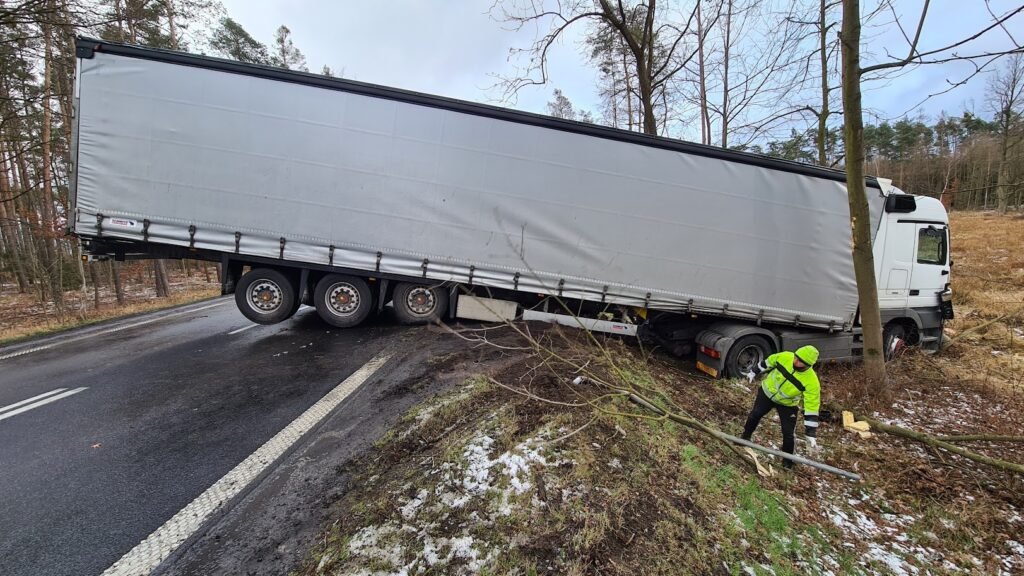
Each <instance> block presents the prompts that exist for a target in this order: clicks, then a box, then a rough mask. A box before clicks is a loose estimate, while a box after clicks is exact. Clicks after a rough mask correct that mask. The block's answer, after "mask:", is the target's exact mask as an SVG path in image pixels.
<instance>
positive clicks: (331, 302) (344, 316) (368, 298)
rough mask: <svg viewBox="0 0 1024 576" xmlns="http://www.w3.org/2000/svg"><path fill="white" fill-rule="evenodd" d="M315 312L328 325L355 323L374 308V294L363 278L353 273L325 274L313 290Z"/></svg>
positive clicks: (338, 325)
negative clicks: (347, 274) (350, 274)
mask: <svg viewBox="0 0 1024 576" xmlns="http://www.w3.org/2000/svg"><path fill="white" fill-rule="evenodd" d="M313 303H314V305H315V306H316V311H317V313H318V314H320V317H321V318H323V320H324V322H327V323H328V324H330V325H331V326H337V327H338V328H352V327H353V326H358V325H359V324H360V323H362V321H363V320H366V317H367V316H369V315H370V312H371V311H372V310H373V293H372V292H370V286H369V285H368V284H367V283H366V280H363V279H362V278H359V277H356V276H345V275H342V274H328V275H327V276H324V277H323V278H321V279H320V281H319V282H317V283H316V290H314V292H313Z"/></svg>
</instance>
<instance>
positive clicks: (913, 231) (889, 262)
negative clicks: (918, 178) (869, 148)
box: [873, 179, 953, 348]
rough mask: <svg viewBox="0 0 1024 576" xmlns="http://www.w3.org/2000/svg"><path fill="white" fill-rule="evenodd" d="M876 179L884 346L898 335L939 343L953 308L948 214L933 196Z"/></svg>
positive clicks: (933, 345)
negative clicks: (880, 200)
mask: <svg viewBox="0 0 1024 576" xmlns="http://www.w3.org/2000/svg"><path fill="white" fill-rule="evenodd" d="M879 181H880V183H881V184H882V191H883V193H884V194H885V195H886V202H885V205H884V206H885V208H884V213H883V214H882V216H881V219H880V222H879V225H878V233H877V234H876V235H875V242H874V245H873V248H874V256H875V277H876V278H877V280H878V301H879V306H880V308H881V315H882V325H883V326H885V335H886V345H887V346H890V344H891V342H892V340H893V338H901V339H903V340H906V341H907V342H908V343H911V344H920V345H922V346H924V347H926V348H937V347H938V345H939V344H940V342H941V336H942V322H943V320H944V319H949V318H952V313H953V309H952V304H951V295H952V292H951V290H950V271H951V265H952V262H951V261H950V253H949V215H948V214H947V213H946V209H945V207H943V206H942V203H941V202H939V200H937V199H935V198H930V197H927V196H912V195H909V194H906V193H904V192H903V191H902V190H900V189H898V188H896V187H894V186H892V183H891V182H889V181H887V180H881V179H879Z"/></svg>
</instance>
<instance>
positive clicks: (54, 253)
mask: <svg viewBox="0 0 1024 576" xmlns="http://www.w3.org/2000/svg"><path fill="white" fill-rule="evenodd" d="M47 7H48V8H49V9H50V11H51V12H52V11H53V10H54V8H55V6H54V3H53V0H50V2H48V3H47ZM51 36H52V26H51V24H50V23H49V22H48V21H47V22H45V23H44V24H43V46H44V48H43V50H44V52H43V59H44V62H43V98H42V106H43V126H42V142H41V144H42V163H43V166H42V168H43V169H42V173H43V206H42V217H43V222H42V237H43V242H44V244H45V246H46V252H47V256H48V257H49V258H48V259H49V260H50V261H49V262H48V263H47V265H46V272H47V278H48V279H49V281H50V297H51V298H53V305H54V306H55V307H56V308H57V315H58V316H62V315H63V313H64V287H63V286H62V285H61V284H62V282H61V272H62V271H63V265H62V261H63V258H62V257H61V253H60V250H59V249H58V247H57V239H56V237H55V235H54V221H55V217H54V212H55V209H54V204H53V161H52V156H51V146H52V143H51V142H50V138H51V132H52V130H51V125H52V122H53V112H52V110H51V109H50V97H51V92H52V91H53V81H52V76H53V41H52V39H51Z"/></svg>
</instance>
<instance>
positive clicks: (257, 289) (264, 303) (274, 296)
mask: <svg viewBox="0 0 1024 576" xmlns="http://www.w3.org/2000/svg"><path fill="white" fill-rule="evenodd" d="M298 300H299V298H298V291H297V290H296V288H295V284H294V283H293V282H292V281H291V280H290V279H289V278H288V277H287V276H285V275H284V274H282V273H281V272H278V271H277V270H272V269H270V268H254V269H252V270H250V271H248V272H246V273H245V274H244V275H243V276H242V278H241V280H239V281H238V285H237V286H236V287H235V304H236V305H237V306H238V310H239V311H241V313H242V315H243V316H245V317H246V318H248V319H249V320H252V321H253V322H255V323H257V324H276V323H278V322H281V321H283V320H287V319H288V318H289V317H291V315H292V314H294V313H295V310H296V309H297V308H298Z"/></svg>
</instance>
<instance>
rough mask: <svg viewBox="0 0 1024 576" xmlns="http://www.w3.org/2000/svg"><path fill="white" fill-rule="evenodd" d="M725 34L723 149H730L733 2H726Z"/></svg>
mask: <svg viewBox="0 0 1024 576" xmlns="http://www.w3.org/2000/svg"><path fill="white" fill-rule="evenodd" d="M725 5H726V6H727V8H726V9H725V32H724V38H723V39H722V148H728V147H729V52H730V51H731V50H730V49H731V46H730V44H731V43H732V38H731V37H730V29H731V28H732V0H726V3H725Z"/></svg>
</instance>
